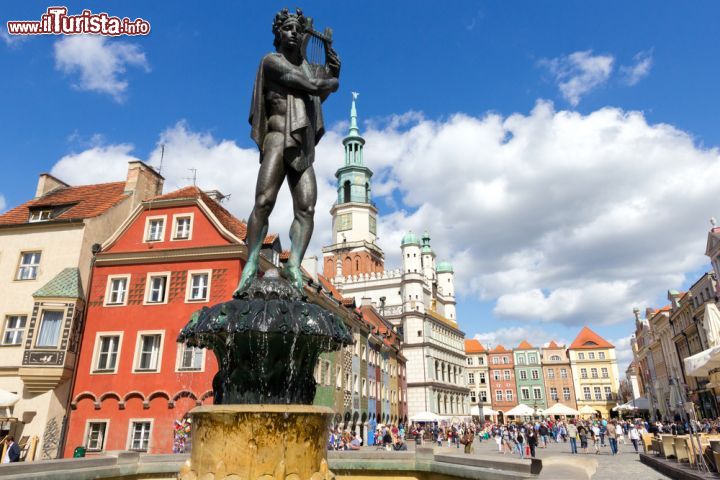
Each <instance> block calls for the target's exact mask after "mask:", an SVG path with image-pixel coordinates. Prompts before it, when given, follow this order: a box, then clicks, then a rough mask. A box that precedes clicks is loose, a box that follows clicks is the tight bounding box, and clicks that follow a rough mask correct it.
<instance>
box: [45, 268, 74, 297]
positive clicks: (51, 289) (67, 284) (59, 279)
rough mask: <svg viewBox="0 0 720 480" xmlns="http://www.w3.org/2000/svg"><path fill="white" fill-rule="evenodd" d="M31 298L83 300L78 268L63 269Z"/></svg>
mask: <svg viewBox="0 0 720 480" xmlns="http://www.w3.org/2000/svg"><path fill="white" fill-rule="evenodd" d="M33 297H35V298H38V297H44V298H48V297H60V298H83V292H82V286H81V285H80V270H79V269H78V268H66V269H64V270H63V271H62V272H60V273H58V274H57V275H55V277H54V278H53V279H52V280H50V281H49V282H48V283H46V284H45V285H43V286H42V287H40V290H38V291H37V292H35V293H33Z"/></svg>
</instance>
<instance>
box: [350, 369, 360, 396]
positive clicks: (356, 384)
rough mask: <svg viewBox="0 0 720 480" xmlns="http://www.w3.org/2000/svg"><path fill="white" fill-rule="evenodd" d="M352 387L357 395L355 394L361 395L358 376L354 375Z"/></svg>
mask: <svg viewBox="0 0 720 480" xmlns="http://www.w3.org/2000/svg"><path fill="white" fill-rule="evenodd" d="M352 387H353V390H352V391H353V393H355V394H358V393H360V383H359V381H358V376H357V374H355V375H353V384H352Z"/></svg>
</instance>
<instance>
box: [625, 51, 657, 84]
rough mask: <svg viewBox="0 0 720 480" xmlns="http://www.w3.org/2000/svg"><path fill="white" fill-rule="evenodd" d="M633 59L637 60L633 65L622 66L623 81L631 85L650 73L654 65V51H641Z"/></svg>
mask: <svg viewBox="0 0 720 480" xmlns="http://www.w3.org/2000/svg"><path fill="white" fill-rule="evenodd" d="M633 60H635V63H634V64H633V65H626V66H622V67H620V73H621V74H622V76H623V81H624V82H625V83H626V84H628V85H630V86H632V85H635V84H637V83H638V82H639V81H640V80H642V79H643V78H645V77H647V76H648V74H649V73H650V69H651V68H652V65H653V57H652V51H644V52H639V53H637V54H636V55H635V56H634V57H633Z"/></svg>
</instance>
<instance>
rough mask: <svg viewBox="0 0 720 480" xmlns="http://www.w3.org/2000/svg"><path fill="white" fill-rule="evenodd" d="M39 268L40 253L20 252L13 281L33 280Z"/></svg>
mask: <svg viewBox="0 0 720 480" xmlns="http://www.w3.org/2000/svg"><path fill="white" fill-rule="evenodd" d="M38 266H40V252H22V253H21V254H20V264H19V265H18V271H17V275H16V276H15V280H35V279H36V278H37V274H38Z"/></svg>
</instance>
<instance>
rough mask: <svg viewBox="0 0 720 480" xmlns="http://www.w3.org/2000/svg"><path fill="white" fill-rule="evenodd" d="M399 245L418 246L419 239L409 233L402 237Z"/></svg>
mask: <svg viewBox="0 0 720 480" xmlns="http://www.w3.org/2000/svg"><path fill="white" fill-rule="evenodd" d="M400 245H401V246H404V245H420V239H419V238H418V236H417V235H415V234H414V233H413V232H412V231H409V232H407V233H406V234H405V236H403V238H402V241H401V242H400Z"/></svg>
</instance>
